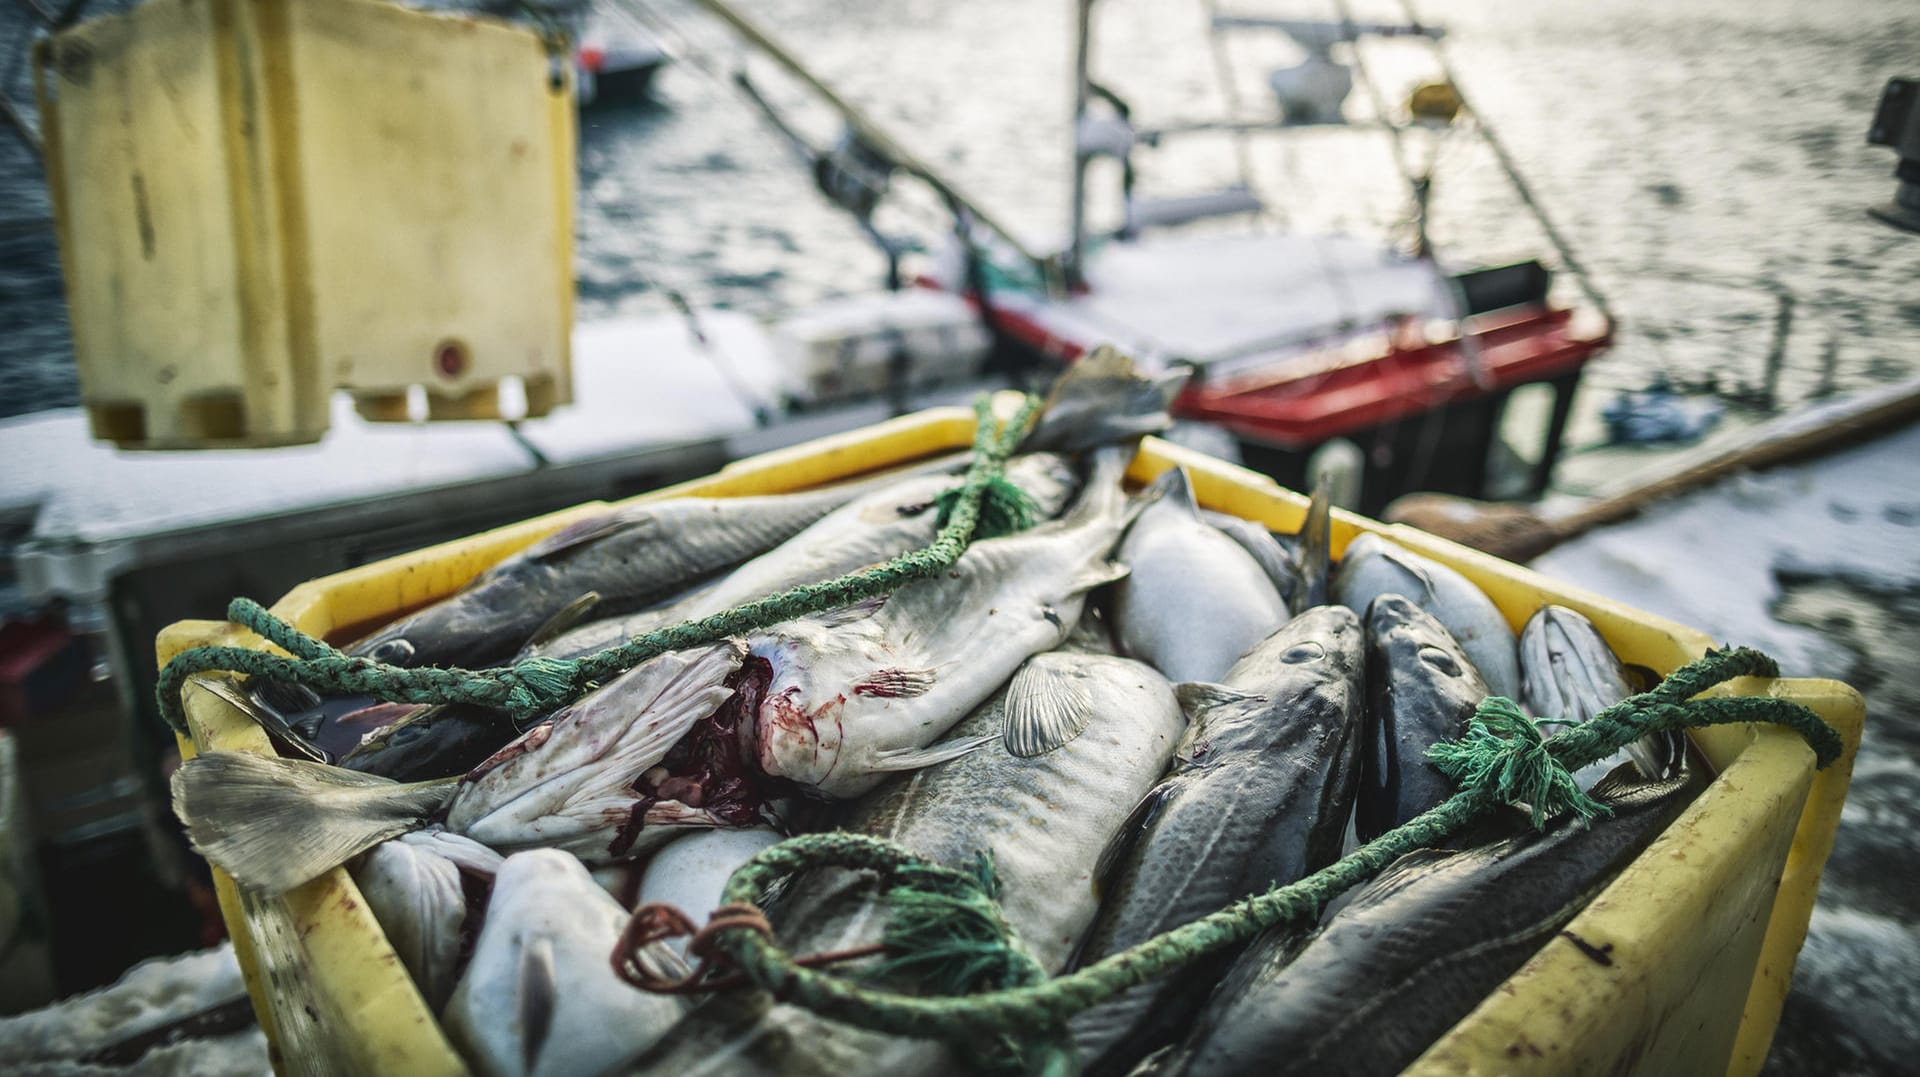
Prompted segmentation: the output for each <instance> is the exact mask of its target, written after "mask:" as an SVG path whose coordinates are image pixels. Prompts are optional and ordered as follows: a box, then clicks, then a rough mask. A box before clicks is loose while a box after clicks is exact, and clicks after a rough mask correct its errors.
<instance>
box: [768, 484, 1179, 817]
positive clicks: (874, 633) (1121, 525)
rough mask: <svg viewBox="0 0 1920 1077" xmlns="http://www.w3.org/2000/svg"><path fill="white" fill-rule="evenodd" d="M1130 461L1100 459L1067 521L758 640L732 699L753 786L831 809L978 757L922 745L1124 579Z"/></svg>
mask: <svg viewBox="0 0 1920 1077" xmlns="http://www.w3.org/2000/svg"><path fill="white" fill-rule="evenodd" d="M1131 453H1132V450H1131V449H1130V448H1118V447H1115V448H1107V449H1101V450H1099V451H1098V452H1097V453H1096V462H1095V465H1094V469H1093V471H1094V473H1093V475H1092V477H1091V478H1090V479H1089V481H1088V483H1087V488H1086V491H1085V493H1084V494H1083V495H1082V498H1081V501H1080V503H1079V504H1078V505H1076V506H1075V507H1074V509H1073V511H1072V512H1070V513H1068V514H1067V515H1066V516H1065V517H1062V518H1061V519H1059V520H1056V521H1053V522H1052V523H1047V524H1042V525H1040V526H1039V527H1035V528H1032V529H1031V530H1028V531H1024V532H1021V533H1019V534H1016V535H1009V536H1007V537H1005V538H996V539H988V540H986V541H983V542H976V543H974V544H973V545H972V546H971V547H970V548H968V550H967V552H966V553H965V554H964V555H962V556H961V558H960V560H958V561H957V562H955V563H954V565H953V566H952V567H951V568H949V569H948V570H947V571H946V572H944V573H941V574H940V575H938V576H934V577H931V578H927V579H920V580H915V581H912V582H910V583H907V584H905V585H903V586H901V587H900V588H899V589H898V590H895V591H893V592H892V593H891V594H889V595H886V596H884V597H883V598H881V599H876V600H869V601H866V602H862V603H859V604H857V605H855V606H852V607H849V608H847V609H843V610H836V611H834V612H832V613H827V614H821V615H818V616H813V617H802V618H799V619H797V620H793V621H788V622H786V623H785V624H782V625H776V626H774V627H773V628H770V629H768V630H766V631H764V632H760V633H756V634H755V635H753V636H752V637H751V638H750V639H749V640H748V648H749V651H750V654H749V656H748V658H747V661H746V665H745V673H744V676H743V680H742V684H741V690H742V691H743V692H745V693H747V694H748V695H750V696H751V697H752V698H754V699H757V700H758V706H757V710H756V714H757V718H756V720H755V722H754V726H753V733H752V736H751V738H750V741H749V743H748V745H747V747H748V748H749V750H750V751H751V752H752V753H753V759H754V762H755V765H756V766H757V767H758V769H759V771H760V773H762V774H765V775H768V776H770V777H775V778H780V779H784V780H785V781H788V782H791V783H793V784H794V785H796V786H798V787H799V788H800V789H802V790H803V791H806V792H809V793H811V794H813V795H817V796H822V797H827V798H830V799H846V798H849V797H853V796H857V795H859V794H861V793H864V792H866V791H867V790H869V789H871V788H873V787H874V786H875V785H877V784H879V783H880V781H881V780H882V779H883V778H884V777H885V776H886V774H887V772H889V771H895V770H907V769H913V768H916V767H922V766H927V765H930V764H932V763H935V762H939V761H941V760H943V759H946V758H950V757H952V756H953V755H956V754H958V753H961V752H964V751H967V750H969V749H970V748H972V747H977V746H978V745H977V744H970V743H968V742H953V741H949V742H947V743H945V744H943V745H941V746H940V747H938V748H936V749H932V750H929V749H928V746H929V745H931V744H932V743H933V742H934V741H936V740H939V739H940V737H941V736H942V735H943V734H945V733H946V731H947V730H948V729H951V728H952V727H953V725H954V723H956V722H958V721H959V720H960V719H961V718H964V717H966V715H967V713H968V712H969V711H971V710H973V708H975V707H977V706H979V705H980V704H981V703H982V702H984V701H985V700H986V699H987V698H988V697H989V696H991V695H992V694H993V693H994V691H995V690H996V689H998V688H999V687H1000V686H1001V685H1002V684H1005V683H1006V682H1007V679H1008V678H1009V677H1012V676H1013V673H1014V671H1015V670H1017V669H1018V668H1019V667H1020V664H1021V663H1022V662H1024V661H1026V660H1027V659H1028V658H1029V657H1031V656H1032V655H1034V654H1037V653H1039V652H1041V651H1046V650H1050V649H1052V648H1053V647H1055V646H1057V645H1059V644H1060V642H1061V641H1063V640H1064V639H1066V637H1067V635H1068V633H1069V632H1070V631H1071V630H1072V628H1073V626H1074V624H1075V622H1076V621H1078V620H1079V618H1080V612H1081V609H1082V607H1083V605H1084V604H1085V599H1086V593H1087V592H1088V591H1089V590H1091V589H1093V588H1095V587H1098V586H1100V585H1101V584H1104V583H1108V582H1111V581H1112V580H1114V579H1117V578H1118V577H1120V576H1121V575H1123V574H1124V573H1125V571H1126V570H1125V569H1124V568H1123V567H1121V566H1119V565H1115V564H1114V563H1112V562H1111V561H1109V560H1108V555H1109V554H1110V553H1111V552H1112V550H1113V547H1114V545H1115V544H1116V543H1117V542H1118V541H1119V538H1120V534H1121V532H1122V531H1123V530H1124V529H1125V528H1126V526H1127V524H1128V522H1129V521H1130V520H1131V519H1132V517H1133V514H1134V512H1135V511H1136V506H1137V505H1138V504H1140V503H1143V502H1144V503H1151V501H1152V500H1153V498H1154V497H1156V496H1157V491H1156V490H1155V489H1151V488H1150V489H1149V490H1148V491H1146V492H1145V493H1144V494H1143V496H1142V498H1141V499H1140V501H1139V502H1136V501H1133V500H1131V499H1129V498H1128V497H1127V495H1126V492H1125V490H1123V489H1122V488H1121V486H1120V479H1121V476H1122V475H1123V474H1124V473H1125V470H1126V466H1127V462H1128V458H1129V457H1130V456H1131Z"/></svg>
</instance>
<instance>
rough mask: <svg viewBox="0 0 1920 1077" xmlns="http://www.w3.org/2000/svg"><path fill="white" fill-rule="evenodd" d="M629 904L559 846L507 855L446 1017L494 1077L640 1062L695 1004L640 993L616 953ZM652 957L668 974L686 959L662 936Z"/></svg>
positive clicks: (558, 1075) (681, 969) (601, 1069)
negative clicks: (617, 967)
mask: <svg viewBox="0 0 1920 1077" xmlns="http://www.w3.org/2000/svg"><path fill="white" fill-rule="evenodd" d="M626 924H627V912H626V910H625V909H622V908H621V907H620V906H619V905H618V904H617V903H616V902H615V901H614V900H613V899H612V898H611V897H608V896H607V894H606V892H605V891H603V890H601V889H600V887H599V886H598V885H596V884H595V883H594V881H593V879H592V877H591V876H589V875H588V874H587V869H586V868H585V867H583V866H582V865H581V864H580V861H578V860H576V859H574V858H573V857H571V856H569V855H567V854H566V853H563V852H560V851H558V850H554V849H534V850H530V851H528V852H524V853H517V854H515V855H513V856H510V857H508V858H507V861H506V863H505V864H503V865H502V866H501V868H500V873H499V875H498V876H497V877H496V878H495V880H494V884H493V898H492V900H490V901H489V902H488V903H487V917H486V922H485V923H484V924H482V925H481V927H480V936H479V938H478V939H477V940H476V941H475V943H474V947H473V960H472V961H471V962H469V963H468V965H467V971H466V974H465V975H464V976H462V977H461V978H460V984H459V986H458V987H456V988H455V989H454V992H453V998H452V999H451V1000H450V1001H449V1002H448V1003H447V1008H446V1012H445V1014H444V1015H443V1017H442V1022H443V1024H444V1025H445V1026H446V1029H447V1033H448V1035H449V1036H450V1037H451V1038H452V1039H453V1041H454V1043H455V1045H456V1046H458V1047H459V1048H460V1050H461V1052H462V1053H463V1054H464V1055H465V1056H466V1058H467V1060H468V1061H469V1062H471V1063H473V1065H474V1067H475V1068H476V1069H478V1070H479V1071H480V1072H481V1073H483V1074H486V1075H487V1077H523V1075H524V1077H563V1075H572V1074H590V1073H607V1072H610V1071H612V1070H615V1069H618V1068H621V1067H624V1066H626V1065H627V1064H629V1063H630V1062H632V1060H633V1059H634V1058H636V1057H637V1056H639V1055H640V1054H641V1053H643V1052H645V1051H646V1050H647V1048H649V1047H651V1046H653V1044H654V1043H655V1042H656V1041H658V1040H659V1038H660V1037H661V1036H662V1035H664V1034H665V1033H666V1032H667V1030H668V1029H670V1028H672V1027H673V1025H674V1023H675V1022H676V1021H678V1020H680V1017H681V1015H682V1014H684V1013H685V1012H686V1010H687V1005H688V1004H687V1003H686V1001H685V1000H683V999H680V998H678V997H675V996H672V995H654V994H649V993H647V992H645V991H638V990H635V989H634V988H633V987H631V986H629V985H628V984H627V983H626V981H624V980H622V979H620V977H619V976H618V975H616V974H615V973H614V971H613V966H612V964H611V961H610V958H611V956H612V954H613V949H614V946H615V944H616V943H617V942H618V941H619V938H620V932H621V931H622V929H624V928H625V927H626ZM642 960H643V961H646V962H649V963H651V964H653V965H654V966H656V967H657V968H659V969H660V970H662V971H663V972H664V973H665V974H668V975H674V976H683V975H685V974H686V965H685V963H684V962H682V961H681V960H680V958H679V957H678V956H677V955H675V954H674V952H673V951H672V950H669V949H667V948H666V947H665V946H663V945H661V944H659V943H655V944H653V945H652V946H650V947H648V952H647V953H645V954H643V955H642Z"/></svg>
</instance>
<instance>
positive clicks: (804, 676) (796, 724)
mask: <svg viewBox="0 0 1920 1077" xmlns="http://www.w3.org/2000/svg"><path fill="white" fill-rule="evenodd" d="M813 635H814V634H813V633H795V634H779V635H768V636H764V637H761V638H759V639H756V640H755V641H754V643H753V657H755V658H760V659H764V660H765V661H766V662H767V664H768V666H769V667H770V677H769V679H768V681H767V687H766V694H765V696H764V697H763V698H762V699H761V700H760V706H759V708H758V710H757V712H756V713H755V714H754V715H752V716H751V720H750V721H749V722H748V723H747V725H748V726H749V727H750V732H749V733H748V734H747V736H746V739H745V743H744V747H746V748H747V750H749V751H751V752H752V754H753V759H754V761H755V763H756V764H757V765H758V767H759V769H760V771H761V773H763V774H765V775H767V776H768V777H773V778H784V779H786V780H788V781H792V782H796V783H799V784H800V785H803V786H808V787H814V786H817V785H819V784H820V783H821V782H824V781H826V780H827V779H828V778H829V777H830V776H831V775H832V774H833V771H834V769H835V767H836V766H838V765H839V763H840V753H841V748H842V746H843V744H844V741H845V737H844V730H845V716H846V710H847V701H848V698H849V691H850V689H849V686H850V685H852V684H853V683H855V682H856V681H859V680H861V679H863V677H864V673H865V672H866V670H862V669H858V668H856V667H860V666H862V665H863V663H861V662H860V661H859V660H858V656H857V655H855V654H854V653H852V651H851V649H850V648H848V647H845V646H841V645H839V641H835V640H832V639H826V638H823V639H819V640H816V639H814V638H813ZM850 660H851V661H850ZM866 665H868V668H870V664H866ZM856 698H857V697H856Z"/></svg>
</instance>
